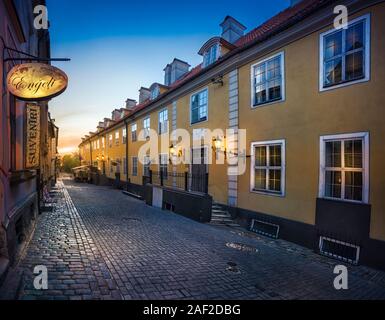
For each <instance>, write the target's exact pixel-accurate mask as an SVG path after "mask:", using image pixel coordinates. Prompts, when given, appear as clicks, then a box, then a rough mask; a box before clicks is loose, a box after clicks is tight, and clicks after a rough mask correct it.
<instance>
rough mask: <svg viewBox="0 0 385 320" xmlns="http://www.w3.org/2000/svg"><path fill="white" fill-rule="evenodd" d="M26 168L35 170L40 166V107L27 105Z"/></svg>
mask: <svg viewBox="0 0 385 320" xmlns="http://www.w3.org/2000/svg"><path fill="white" fill-rule="evenodd" d="M26 125H27V128H26V133H27V136H26V144H25V148H26V150H25V155H26V158H25V167H26V169H35V168H38V167H39V164H40V106H38V105H35V104H28V105H27V121H26Z"/></svg>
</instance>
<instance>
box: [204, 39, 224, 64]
mask: <svg viewBox="0 0 385 320" xmlns="http://www.w3.org/2000/svg"><path fill="white" fill-rule="evenodd" d="M219 52H220V50H219V45H218V44H215V45H213V46H212V47H210V48H209V49H208V50H207V51H206V52H205V53H204V54H203V67H207V66H209V65H210V64H212V63H214V62H215V61H217V60H218V55H219Z"/></svg>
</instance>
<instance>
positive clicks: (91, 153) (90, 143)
mask: <svg viewBox="0 0 385 320" xmlns="http://www.w3.org/2000/svg"><path fill="white" fill-rule="evenodd" d="M90 159H91V160H90V161H91V167H92V143H91V140H90Z"/></svg>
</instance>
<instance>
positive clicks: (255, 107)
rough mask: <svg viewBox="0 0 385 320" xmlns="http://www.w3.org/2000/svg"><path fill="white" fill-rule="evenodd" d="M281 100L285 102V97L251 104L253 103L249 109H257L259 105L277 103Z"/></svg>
mask: <svg viewBox="0 0 385 320" xmlns="http://www.w3.org/2000/svg"><path fill="white" fill-rule="evenodd" d="M282 102H285V99H283V98H280V99H276V100H271V101H267V102H264V103H259V104H253V105H251V109H258V108H261V107H265V106H270V105H272V104H277V103H282Z"/></svg>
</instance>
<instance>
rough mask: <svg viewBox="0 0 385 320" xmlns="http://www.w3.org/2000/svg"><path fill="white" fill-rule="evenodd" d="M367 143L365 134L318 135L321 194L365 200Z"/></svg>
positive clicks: (326, 196) (366, 187) (337, 197)
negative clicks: (319, 136) (319, 139)
mask: <svg viewBox="0 0 385 320" xmlns="http://www.w3.org/2000/svg"><path fill="white" fill-rule="evenodd" d="M368 143H369V136H368V134H366V133H362V134H357V135H355V134H351V135H349V134H348V135H339V136H329V137H322V138H321V179H320V181H321V187H320V192H321V195H320V196H322V197H325V198H334V199H341V200H349V201H359V202H367V189H368V186H367V182H366V179H367V174H368V172H367V171H368V169H367V165H368V163H369V162H368V161H369V159H368V157H369V153H368Z"/></svg>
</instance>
